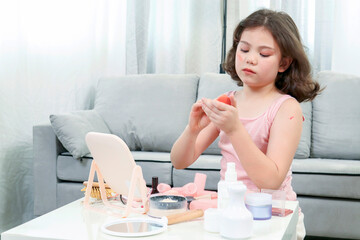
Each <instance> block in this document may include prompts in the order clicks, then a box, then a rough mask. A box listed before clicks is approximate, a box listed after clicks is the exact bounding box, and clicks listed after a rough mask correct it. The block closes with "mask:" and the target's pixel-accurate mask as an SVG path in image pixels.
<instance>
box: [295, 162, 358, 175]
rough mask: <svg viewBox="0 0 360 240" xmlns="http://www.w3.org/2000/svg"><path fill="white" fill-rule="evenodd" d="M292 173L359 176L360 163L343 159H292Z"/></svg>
mask: <svg viewBox="0 0 360 240" xmlns="http://www.w3.org/2000/svg"><path fill="white" fill-rule="evenodd" d="M291 168H292V171H293V172H297V173H319V174H338V175H358V176H360V161H357V160H345V159H322V158H310V159H294V161H293V163H292V165H291Z"/></svg>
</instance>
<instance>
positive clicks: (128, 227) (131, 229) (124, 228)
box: [106, 222, 163, 233]
mask: <svg viewBox="0 0 360 240" xmlns="http://www.w3.org/2000/svg"><path fill="white" fill-rule="evenodd" d="M162 227H163V226H162V225H160V224H156V223H149V222H122V223H116V224H113V225H110V226H107V227H106V229H107V230H109V231H113V232H119V233H143V232H151V231H156V230H158V229H160V228H162Z"/></svg>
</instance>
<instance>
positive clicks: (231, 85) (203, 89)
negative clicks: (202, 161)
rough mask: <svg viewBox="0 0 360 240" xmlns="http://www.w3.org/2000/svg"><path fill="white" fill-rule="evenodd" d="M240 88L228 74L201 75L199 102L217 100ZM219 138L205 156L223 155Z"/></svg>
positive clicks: (206, 151)
mask: <svg viewBox="0 0 360 240" xmlns="http://www.w3.org/2000/svg"><path fill="white" fill-rule="evenodd" d="M237 89H239V87H238V86H237V85H236V82H235V81H234V80H232V79H231V77H230V75H228V74H217V73H205V74H203V75H201V78H200V82H199V90H198V97H197V100H199V99H201V98H203V97H205V98H216V97H218V96H220V95H221V94H223V93H226V92H229V91H233V90H237ZM218 143H219V138H217V139H216V140H215V141H214V142H213V143H212V144H211V145H210V146H209V147H208V148H207V149H206V150H205V151H204V153H205V154H221V151H220V149H219V147H218Z"/></svg>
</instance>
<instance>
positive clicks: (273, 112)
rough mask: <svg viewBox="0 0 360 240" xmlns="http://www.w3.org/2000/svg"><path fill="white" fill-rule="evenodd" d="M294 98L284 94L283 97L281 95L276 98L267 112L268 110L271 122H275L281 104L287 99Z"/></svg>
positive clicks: (267, 113) (267, 114)
mask: <svg viewBox="0 0 360 240" xmlns="http://www.w3.org/2000/svg"><path fill="white" fill-rule="evenodd" d="M290 98H293V97H292V96H290V95H283V96H281V97H279V98H278V99H276V100H275V102H274V103H273V104H272V105H271V106H270V107H269V108H268V110H267V112H266V116H267V119H268V121H269V122H271V123H272V122H273V121H274V118H275V116H276V114H277V112H278V110H279V108H280V107H281V104H283V102H285V101H286V100H288V99H290Z"/></svg>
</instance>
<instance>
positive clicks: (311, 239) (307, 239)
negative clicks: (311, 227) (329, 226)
mask: <svg viewBox="0 0 360 240" xmlns="http://www.w3.org/2000/svg"><path fill="white" fill-rule="evenodd" d="M337 239H338V240H350V239H347V238H328V237H313V236H306V237H305V240H337Z"/></svg>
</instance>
